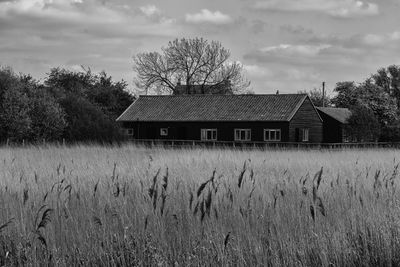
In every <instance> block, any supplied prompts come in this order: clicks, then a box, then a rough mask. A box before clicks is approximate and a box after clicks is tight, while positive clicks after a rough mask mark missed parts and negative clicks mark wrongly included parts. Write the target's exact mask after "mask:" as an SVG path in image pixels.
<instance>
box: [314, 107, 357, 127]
mask: <svg viewBox="0 0 400 267" xmlns="http://www.w3.org/2000/svg"><path fill="white" fill-rule="evenodd" d="M317 109H318V110H319V111H321V112H323V113H325V114H326V115H328V116H329V117H332V118H334V119H335V120H337V121H339V122H341V123H343V124H346V123H347V121H348V119H349V118H350V116H351V111H350V110H349V109H348V108H322V107H317Z"/></svg>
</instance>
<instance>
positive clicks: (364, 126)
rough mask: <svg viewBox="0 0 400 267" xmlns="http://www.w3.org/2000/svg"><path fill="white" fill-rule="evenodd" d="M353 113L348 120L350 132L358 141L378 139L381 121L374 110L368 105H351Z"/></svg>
mask: <svg viewBox="0 0 400 267" xmlns="http://www.w3.org/2000/svg"><path fill="white" fill-rule="evenodd" d="M351 111H352V115H351V116H350V118H349V120H348V125H347V126H348V134H349V135H350V137H351V139H353V140H356V141H358V142H367V141H377V140H378V138H379V135H380V123H379V121H378V119H377V117H376V116H375V114H374V112H373V111H372V110H371V109H369V108H368V107H366V106H363V105H357V106H353V107H351Z"/></svg>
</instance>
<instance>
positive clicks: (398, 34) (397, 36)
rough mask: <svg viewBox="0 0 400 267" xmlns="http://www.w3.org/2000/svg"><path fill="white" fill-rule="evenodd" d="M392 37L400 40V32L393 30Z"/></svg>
mask: <svg viewBox="0 0 400 267" xmlns="http://www.w3.org/2000/svg"><path fill="white" fill-rule="evenodd" d="M390 39H392V40H395V41H396V40H400V32H393V33H392V34H390Z"/></svg>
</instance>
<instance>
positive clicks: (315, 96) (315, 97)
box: [299, 88, 331, 107]
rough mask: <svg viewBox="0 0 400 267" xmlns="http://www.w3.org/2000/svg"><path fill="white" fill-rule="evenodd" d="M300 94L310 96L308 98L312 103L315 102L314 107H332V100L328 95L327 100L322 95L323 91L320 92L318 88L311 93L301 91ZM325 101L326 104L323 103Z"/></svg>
mask: <svg viewBox="0 0 400 267" xmlns="http://www.w3.org/2000/svg"><path fill="white" fill-rule="evenodd" d="M299 93H300V94H308V96H309V97H310V99H311V101H312V102H313V104H314V106H316V107H322V106H323V104H325V106H326V107H327V106H331V98H330V97H329V96H327V95H325V98H324V97H323V95H322V90H319V89H317V88H314V89H312V90H310V91H308V92H307V91H305V90H304V91H299ZM323 100H324V103H323Z"/></svg>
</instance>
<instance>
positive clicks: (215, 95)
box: [139, 93, 307, 97]
mask: <svg viewBox="0 0 400 267" xmlns="http://www.w3.org/2000/svg"><path fill="white" fill-rule="evenodd" d="M288 95H290V96H292V95H298V96H304V95H307V94H294V93H293V94H234V95H223V94H220V95H219V94H192V95H187V94H183V95H139V97H206V96H213V97H217V96H219V97H235V96H288Z"/></svg>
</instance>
